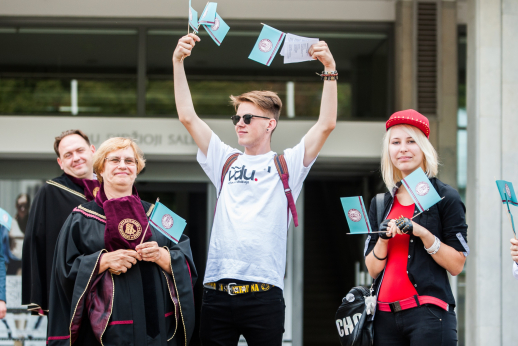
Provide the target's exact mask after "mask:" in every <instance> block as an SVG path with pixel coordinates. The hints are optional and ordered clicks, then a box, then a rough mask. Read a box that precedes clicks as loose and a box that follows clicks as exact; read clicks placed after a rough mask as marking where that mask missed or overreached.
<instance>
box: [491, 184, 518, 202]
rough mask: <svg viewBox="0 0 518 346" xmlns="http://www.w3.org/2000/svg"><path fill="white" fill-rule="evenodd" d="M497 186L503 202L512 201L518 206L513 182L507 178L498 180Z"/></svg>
mask: <svg viewBox="0 0 518 346" xmlns="http://www.w3.org/2000/svg"><path fill="white" fill-rule="evenodd" d="M496 186H497V187H498V192H500V199H501V200H502V203H503V204H506V203H510V204H511V205H514V206H515V207H518V200H517V199H516V193H514V187H513V183H511V182H510V181H505V180H497V181H496Z"/></svg>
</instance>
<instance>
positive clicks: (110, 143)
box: [94, 137, 146, 183]
mask: <svg viewBox="0 0 518 346" xmlns="http://www.w3.org/2000/svg"><path fill="white" fill-rule="evenodd" d="M130 147H131V149H133V153H134V154H135V159H136V160H137V175H138V174H139V173H140V172H141V171H142V170H143V169H144V167H146V159H145V158H144V153H143V152H142V150H141V149H140V148H139V147H138V145H137V143H135V141H134V140H133V139H131V138H125V137H113V138H110V139H107V140H106V141H104V142H103V144H101V146H100V147H99V149H97V151H96V152H95V154H94V171H95V173H96V174H97V179H98V180H99V182H101V183H102V182H103V177H102V176H101V173H103V172H104V164H105V162H106V160H105V159H106V157H108V155H109V154H110V153H112V152H114V151H117V150H120V149H126V148H130Z"/></svg>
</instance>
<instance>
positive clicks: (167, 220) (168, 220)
mask: <svg viewBox="0 0 518 346" xmlns="http://www.w3.org/2000/svg"><path fill="white" fill-rule="evenodd" d="M173 225H174V219H173V217H172V216H171V215H169V214H165V215H164V216H162V226H164V227H165V228H167V229H169V228H171V227H173Z"/></svg>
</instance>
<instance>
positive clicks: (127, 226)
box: [119, 219, 142, 240]
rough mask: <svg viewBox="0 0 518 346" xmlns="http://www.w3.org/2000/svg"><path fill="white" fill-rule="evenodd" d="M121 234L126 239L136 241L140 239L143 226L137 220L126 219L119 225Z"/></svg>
mask: <svg viewBox="0 0 518 346" xmlns="http://www.w3.org/2000/svg"><path fill="white" fill-rule="evenodd" d="M119 233H120V234H121V236H122V237H123V238H124V239H127V240H134V239H137V238H138V237H140V234H141V233H142V226H141V225H140V223H139V222H138V221H137V220H133V219H124V220H122V221H121V222H120V223H119Z"/></svg>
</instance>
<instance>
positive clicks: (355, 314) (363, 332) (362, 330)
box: [335, 286, 375, 346]
mask: <svg viewBox="0 0 518 346" xmlns="http://www.w3.org/2000/svg"><path fill="white" fill-rule="evenodd" d="M367 297H370V300H371V301H372V296H371V291H370V290H369V289H368V288H366V287H363V286H357V287H353V288H352V289H351V290H350V291H349V293H347V295H346V296H345V297H344V298H343V299H342V305H340V307H339V308H338V311H336V318H335V319H336V328H337V329H338V335H339V337H340V344H342V346H371V345H372V344H373V342H374V331H373V323H374V321H373V319H372V313H373V311H372V310H371V311H367V310H368V309H367V308H366V305H365V299H366V298H367ZM374 302H375V298H374ZM371 309H373V307H371ZM368 313H369V314H368Z"/></svg>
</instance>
